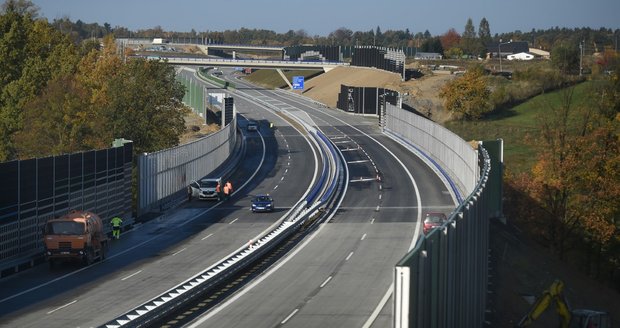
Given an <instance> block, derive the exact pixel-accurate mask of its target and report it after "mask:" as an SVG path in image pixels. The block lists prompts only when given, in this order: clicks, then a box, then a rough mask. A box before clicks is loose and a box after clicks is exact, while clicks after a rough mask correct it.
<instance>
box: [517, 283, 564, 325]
mask: <svg viewBox="0 0 620 328" xmlns="http://www.w3.org/2000/svg"><path fill="white" fill-rule="evenodd" d="M563 290H564V283H563V282H562V281H560V280H555V281H554V282H553V283H552V284H551V286H549V289H547V290H545V291H544V292H543V294H542V295H541V296H540V297H539V298H537V299H536V302H534V304H532V307H531V308H530V310H529V311H528V313H527V314H526V315H525V316H524V317H523V318H522V319H521V321H519V324H518V325H517V327H528V326H529V325H531V324H532V322H534V320H536V319H538V317H540V316H541V315H542V314H543V313H544V312H545V310H547V308H548V307H549V305H551V302H555V306H556V310H557V312H558V314H559V315H560V318H561V325H560V327H562V328H568V327H569V325H570V320H571V314H570V309H569V308H568V305H567V304H566V301H565V300H564V297H563V295H562V291H563Z"/></svg>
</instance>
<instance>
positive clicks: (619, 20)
mask: <svg viewBox="0 0 620 328" xmlns="http://www.w3.org/2000/svg"><path fill="white" fill-rule="evenodd" d="M32 2H33V3H34V4H36V5H37V6H38V7H39V8H40V14H41V16H44V17H46V18H47V19H48V20H49V21H52V20H53V19H55V18H63V17H68V18H70V19H71V20H72V21H77V20H78V19H79V20H82V21H83V22H85V23H99V24H101V25H103V23H106V22H107V23H109V24H110V25H111V26H112V27H115V26H123V27H127V28H129V29H130V30H133V31H135V30H141V29H149V28H153V27H156V26H161V27H162V28H163V29H164V30H166V31H177V32H189V31H191V30H192V29H194V30H195V31H197V32H205V31H224V30H237V29H240V28H242V27H245V28H249V29H254V28H256V29H266V30H272V31H275V32H277V33H285V32H287V31H289V30H294V31H297V30H305V31H306V32H307V33H308V34H309V35H310V36H315V35H319V36H327V35H329V33H330V32H333V31H335V30H337V29H338V28H341V27H345V28H348V29H350V30H353V31H370V30H375V29H376V28H377V26H379V27H380V29H381V31H386V30H405V29H409V31H411V32H412V33H417V32H424V31H426V30H428V31H429V32H430V33H431V34H432V35H440V34H443V33H445V32H446V31H448V29H450V28H454V29H456V30H457V31H458V32H459V33H462V32H463V30H464V27H465V24H466V22H467V19H468V18H471V19H472V21H473V23H474V26H475V28H476V32H477V30H478V26H479V23H480V20H481V19H482V18H483V17H484V18H486V19H487V20H488V21H489V26H490V28H491V35H494V34H495V33H505V32H514V31H516V30H520V31H522V32H529V31H531V30H532V29H533V28H534V29H548V28H552V27H555V26H559V27H560V28H562V27H566V28H575V27H591V28H594V29H598V28H600V27H605V28H611V29H613V30H615V29H618V28H620V0H588V1H584V0H469V1H466V0H441V1H437V0H424V1H419V0H304V1H298V0H297V1H295V0H289V1H282V0H219V1H213V0H202V1H200V0H105V1H102V0H33V1H32Z"/></svg>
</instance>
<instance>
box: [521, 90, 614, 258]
mask: <svg viewBox="0 0 620 328" xmlns="http://www.w3.org/2000/svg"><path fill="white" fill-rule="evenodd" d="M573 90H574V89H573V88H572V87H571V88H568V89H565V90H562V91H561V92H560V93H559V95H560V105H557V106H553V105H547V106H545V107H546V109H547V111H545V114H544V115H541V116H540V117H539V121H540V122H541V135H540V138H538V139H537V143H538V145H539V146H540V152H539V155H538V161H537V162H536V164H535V165H534V167H533V168H532V172H531V173H530V174H527V175H526V176H525V177H522V178H521V179H519V180H518V181H519V182H518V185H519V187H520V188H522V190H524V191H526V192H527V194H528V195H529V196H530V197H532V199H533V201H534V203H535V204H536V206H537V207H538V208H540V211H533V210H532V209H526V211H525V212H529V215H528V214H527V213H523V212H522V214H524V217H530V216H531V214H533V213H534V212H537V213H536V215H534V216H533V217H532V218H533V220H535V224H534V226H536V227H537V230H536V233H537V234H538V235H539V236H541V237H543V239H544V240H546V241H547V242H548V244H549V245H550V246H551V249H552V250H553V251H554V252H555V253H556V254H558V256H559V257H560V258H564V257H565V255H566V253H567V252H568V251H569V250H571V246H573V245H576V244H577V243H579V242H586V243H589V244H590V245H593V247H594V248H595V249H597V250H598V251H597V252H598V254H600V253H601V252H604V250H605V249H606V247H608V246H609V245H610V243H611V242H612V241H614V240H615V239H617V235H618V232H617V222H615V219H614V218H616V217H617V216H618V215H619V214H620V187H619V186H618V183H617V182H618V181H620V143H619V141H618V133H617V132H618V122H614V121H610V120H608V119H607V118H605V116H604V115H600V113H599V112H598V111H597V110H596V107H595V106H587V107H582V108H580V107H576V106H575V105H574V102H573Z"/></svg>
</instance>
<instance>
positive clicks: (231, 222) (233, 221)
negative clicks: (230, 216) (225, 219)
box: [228, 218, 239, 224]
mask: <svg viewBox="0 0 620 328" xmlns="http://www.w3.org/2000/svg"><path fill="white" fill-rule="evenodd" d="M237 220H239V218H236V219H234V220H232V221H230V222H229V223H228V224H233V223H235V221H237Z"/></svg>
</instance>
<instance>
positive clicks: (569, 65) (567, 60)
mask: <svg viewBox="0 0 620 328" xmlns="http://www.w3.org/2000/svg"><path fill="white" fill-rule="evenodd" d="M551 62H552V63H553V64H554V65H555V66H556V67H557V68H558V69H559V70H560V71H561V72H562V73H564V74H569V73H571V72H575V71H578V70H579V49H578V48H577V46H575V45H571V44H567V43H560V44H558V45H556V46H554V47H553V50H551Z"/></svg>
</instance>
